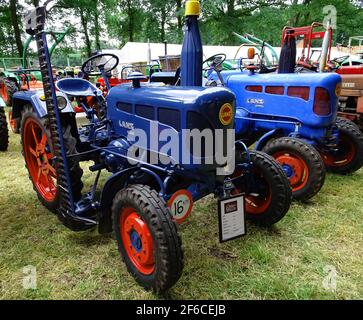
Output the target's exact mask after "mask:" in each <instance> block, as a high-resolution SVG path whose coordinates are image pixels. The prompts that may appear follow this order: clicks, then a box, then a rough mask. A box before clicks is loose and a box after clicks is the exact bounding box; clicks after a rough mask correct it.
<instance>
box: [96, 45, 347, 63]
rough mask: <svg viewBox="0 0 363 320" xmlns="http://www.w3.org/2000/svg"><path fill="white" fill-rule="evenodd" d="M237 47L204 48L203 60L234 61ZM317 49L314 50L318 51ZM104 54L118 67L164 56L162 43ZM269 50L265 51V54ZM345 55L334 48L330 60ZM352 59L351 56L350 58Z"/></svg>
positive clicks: (170, 49) (177, 48) (172, 50)
mask: <svg viewBox="0 0 363 320" xmlns="http://www.w3.org/2000/svg"><path fill="white" fill-rule="evenodd" d="M238 48H239V46H204V47H203V55H204V58H208V57H210V56H212V55H215V54H218V53H225V54H226V55H227V59H234V58H235V55H236V53H237V51H238ZM318 49H319V48H316V50H318ZM181 50H182V45H181V44H168V45H167V53H168V55H180V54H181ZM274 50H275V51H276V53H277V55H280V52H281V48H280V47H274ZM102 52H104V53H113V54H115V55H117V56H118V57H119V59H120V66H123V65H129V64H133V63H147V62H148V60H149V58H151V60H158V59H159V56H164V55H165V45H164V43H150V44H149V43H146V42H145V43H144V42H128V43H126V44H125V46H124V47H123V48H122V49H120V50H111V49H110V50H103V51H102ZM268 52H269V50H268V49H266V53H268ZM300 54H301V49H300V48H297V55H298V56H299V55H300ZM344 55H347V53H345V52H341V51H339V50H337V49H336V48H332V52H331V59H334V58H337V57H341V56H344ZM240 57H247V47H244V48H242V49H241V50H240V51H239V54H238V58H240ZM352 57H353V56H352Z"/></svg>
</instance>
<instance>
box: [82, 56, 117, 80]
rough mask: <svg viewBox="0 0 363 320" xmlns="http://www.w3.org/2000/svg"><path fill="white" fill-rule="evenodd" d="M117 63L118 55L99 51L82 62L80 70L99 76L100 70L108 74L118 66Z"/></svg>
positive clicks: (86, 73)
mask: <svg viewBox="0 0 363 320" xmlns="http://www.w3.org/2000/svg"><path fill="white" fill-rule="evenodd" d="M118 63H119V58H118V56H116V55H114V54H112V53H101V54H97V55H95V56H93V57H91V58H89V59H88V60H87V61H86V62H85V63H83V65H82V68H81V70H82V72H83V74H85V75H90V74H92V75H94V76H99V75H102V72H101V70H102V71H103V72H104V73H106V74H108V73H109V72H111V71H112V70H114V69H115V68H116V67H117V66H118Z"/></svg>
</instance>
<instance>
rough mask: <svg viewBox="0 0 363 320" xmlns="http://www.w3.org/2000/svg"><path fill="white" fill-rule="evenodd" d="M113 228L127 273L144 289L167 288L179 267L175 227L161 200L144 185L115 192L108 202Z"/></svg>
mask: <svg viewBox="0 0 363 320" xmlns="http://www.w3.org/2000/svg"><path fill="white" fill-rule="evenodd" d="M112 218H113V229H114V232H115V235H116V240H117V244H118V248H119V251H120V253H121V256H122V258H123V260H124V262H125V264H126V266H127V269H128V270H129V272H130V273H131V274H132V275H133V277H134V278H135V279H136V281H137V282H138V283H139V284H140V285H141V286H143V287H144V288H145V289H147V290H153V291H154V292H156V293H162V292H165V291H166V290H168V289H169V288H171V287H172V286H173V285H174V284H175V283H176V282H177V281H178V280H179V278H180V276H181V274H182V270H183V251H182V246H181V239H180V237H179V235H178V231H177V226H176V224H175V222H174V221H173V218H172V216H171V213H170V211H169V209H168V207H167V205H166V203H165V201H164V200H163V199H162V198H160V197H159V195H158V193H157V192H156V191H155V190H152V189H150V188H149V187H148V186H145V185H132V186H129V187H127V188H125V189H123V190H121V191H119V192H118V193H117V194H116V196H115V198H114V200H113V205H112Z"/></svg>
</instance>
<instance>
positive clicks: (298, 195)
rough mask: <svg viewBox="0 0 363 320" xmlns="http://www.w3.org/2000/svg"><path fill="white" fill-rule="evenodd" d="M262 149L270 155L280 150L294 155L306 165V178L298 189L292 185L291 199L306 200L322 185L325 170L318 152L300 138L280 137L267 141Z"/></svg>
mask: <svg viewBox="0 0 363 320" xmlns="http://www.w3.org/2000/svg"><path fill="white" fill-rule="evenodd" d="M263 151H264V152H266V153H267V154H269V155H272V156H274V155H276V154H277V153H280V152H286V154H292V155H295V156H297V157H299V158H300V159H301V161H303V162H304V163H305V165H306V166H307V168H308V179H307V180H306V183H305V185H304V186H303V187H302V188H300V189H295V190H294V187H293V186H292V197H293V199H295V200H299V201H307V200H309V199H311V198H312V197H314V196H315V195H316V194H317V193H318V192H319V191H320V190H321V188H322V187H323V185H324V182H325V175H326V170H325V166H324V162H323V160H322V158H321V156H320V154H319V152H318V151H317V150H316V149H315V148H314V147H313V146H311V145H309V144H307V143H306V142H304V141H302V140H300V139H296V138H288V137H282V138H278V139H275V140H272V141H270V142H268V143H267V144H266V146H265V147H264V148H263ZM290 181H291V180H290Z"/></svg>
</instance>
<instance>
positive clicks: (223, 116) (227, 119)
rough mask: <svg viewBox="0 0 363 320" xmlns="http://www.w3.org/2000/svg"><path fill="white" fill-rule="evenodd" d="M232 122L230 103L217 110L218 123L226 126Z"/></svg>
mask: <svg viewBox="0 0 363 320" xmlns="http://www.w3.org/2000/svg"><path fill="white" fill-rule="evenodd" d="M232 120H233V107H232V105H231V104H230V103H225V104H224V105H223V106H222V108H221V109H220V110H219V121H220V122H221V123H222V124H223V125H224V126H228V125H230V124H231V122H232Z"/></svg>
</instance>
